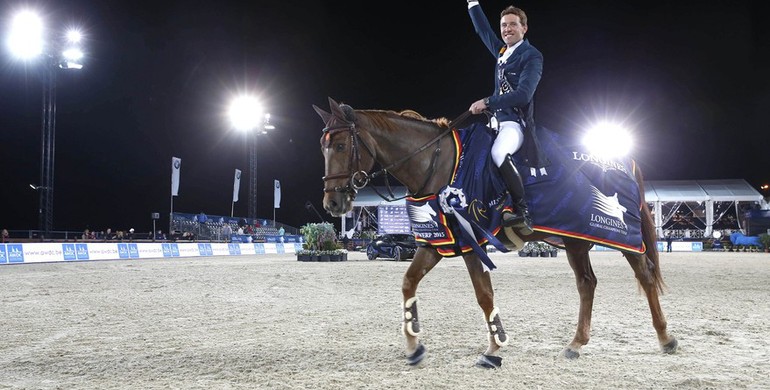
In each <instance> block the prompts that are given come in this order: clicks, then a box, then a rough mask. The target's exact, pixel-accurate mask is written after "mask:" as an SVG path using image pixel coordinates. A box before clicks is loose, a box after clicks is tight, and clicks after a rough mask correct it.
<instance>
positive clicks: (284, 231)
mask: <svg viewBox="0 0 770 390" xmlns="http://www.w3.org/2000/svg"><path fill="white" fill-rule="evenodd" d="M285 233H286V229H284V228H283V226H281V227H279V228H278V235H279V236H282V235H284V234H285Z"/></svg>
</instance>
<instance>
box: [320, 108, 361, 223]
mask: <svg viewBox="0 0 770 390" xmlns="http://www.w3.org/2000/svg"><path fill="white" fill-rule="evenodd" d="M329 106H330V108H331V112H326V111H324V110H322V109H321V108H319V107H318V106H316V105H313V109H314V110H315V111H316V113H318V115H319V116H320V117H321V119H322V120H323V122H324V129H323V134H322V136H321V153H322V154H323V156H324V161H325V163H324V177H323V181H324V199H323V205H324V209H325V210H326V211H327V212H328V213H329V214H331V215H333V216H335V217H339V216H341V215H344V214H345V213H347V212H348V211H350V210H351V209H352V208H353V200H354V199H355V198H356V194H357V192H358V190H359V189H361V188H363V187H364V186H366V185H367V184H368V183H369V174H368V172H369V171H370V170H371V169H372V168H373V167H374V155H373V153H372V151H371V149H370V148H369V147H368V146H367V145H366V144H365V143H364V142H363V141H362V140H361V138H360V137H361V134H360V132H359V130H358V128H356V113H355V110H353V108H352V107H350V106H349V105H347V104H339V103H337V102H336V101H334V99H332V98H329ZM362 146H363V148H364V149H365V150H366V152H365V153H361V150H360V149H361V147H362Z"/></svg>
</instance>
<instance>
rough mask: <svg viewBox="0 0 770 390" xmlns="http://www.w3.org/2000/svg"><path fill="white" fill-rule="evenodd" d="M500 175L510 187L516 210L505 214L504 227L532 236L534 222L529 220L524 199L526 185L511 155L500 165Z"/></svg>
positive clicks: (509, 190)
mask: <svg viewBox="0 0 770 390" xmlns="http://www.w3.org/2000/svg"><path fill="white" fill-rule="evenodd" d="M500 175H501V176H502V177H503V181H505V186H506V187H508V193H510V194H511V200H512V201H513V209H514V212H513V213H511V212H503V226H510V227H512V228H514V229H517V230H518V231H519V232H520V233H522V234H524V235H529V234H532V232H533V230H532V220H531V219H530V218H529V210H528V208H527V201H526V200H525V199H524V184H522V182H521V175H519V171H518V170H516V165H514V164H513V160H512V159H511V155H510V154H509V155H508V156H506V158H505V160H504V161H503V164H502V165H500Z"/></svg>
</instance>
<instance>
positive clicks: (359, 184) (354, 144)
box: [323, 111, 471, 202]
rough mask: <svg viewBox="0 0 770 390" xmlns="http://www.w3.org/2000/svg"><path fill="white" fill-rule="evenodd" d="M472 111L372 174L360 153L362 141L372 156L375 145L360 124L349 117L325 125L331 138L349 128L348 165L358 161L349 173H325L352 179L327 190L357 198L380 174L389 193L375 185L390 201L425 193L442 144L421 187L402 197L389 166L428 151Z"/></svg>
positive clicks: (383, 196) (329, 177)
mask: <svg viewBox="0 0 770 390" xmlns="http://www.w3.org/2000/svg"><path fill="white" fill-rule="evenodd" d="M470 115H471V112H470V111H465V112H463V113H462V114H460V115H459V116H458V117H457V118H455V119H454V120H452V121H451V122H450V123H449V125H448V126H447V129H446V130H444V131H443V132H441V133H440V134H439V135H437V136H436V137H434V138H433V139H431V140H430V141H428V142H427V143H425V144H424V145H422V146H421V147H419V148H417V149H416V150H415V151H413V152H411V153H409V154H408V155H406V156H404V157H402V158H400V159H398V160H396V161H394V162H393V163H391V164H389V165H387V166H385V167H383V168H381V169H380V170H378V171H376V172H374V173H372V174H369V173H367V172H366V171H363V170H360V162H361V155H360V153H359V151H358V143H359V142H360V143H361V145H363V146H364V148H366V151H367V152H369V155H370V156H372V157H374V153H373V152H372V149H371V147H369V145H367V144H366V142H364V140H363V139H361V137H360V135H359V130H358V128H357V127H356V124H355V122H347V121H345V122H346V123H345V124H343V125H339V126H333V127H332V126H327V127H325V128H324V129H323V134H324V135H323V137H329V139H331V137H332V136H333V135H334V134H336V133H338V132H340V131H349V132H350V138H351V153H350V159H349V161H348V166H349V167H352V166H353V164H355V166H356V170H355V171H353V170H352V169H351V170H350V171H349V172H348V173H347V174H345V173H340V174H334V175H328V176H324V177H323V180H324V181H329V180H332V179H338V178H341V177H349V182H348V184H347V185H346V186H344V187H343V186H337V187H334V188H330V189H327V188H324V192H343V193H346V194H348V195H349V196H350V197H351V198H353V199H355V197H356V195H357V193H358V190H360V189H362V188H364V187H366V186H367V185H368V184H369V183H370V182H371V180H372V179H375V178H377V177H379V176H382V175H385V185H386V187H387V188H388V195H387V196H386V195H383V194H381V193H380V191H378V190H377V188H376V187H372V189H373V190H374V192H375V193H376V194H377V195H379V196H380V198H382V199H383V200H385V201H389V202H390V201H394V200H400V199H404V198H406V197H410V196H414V195H417V194H419V193H421V192H422V190H423V189H425V187H426V186H427V185H428V182H429V181H430V178H431V176H433V170H434V169H435V165H436V161H437V160H438V156H439V154H440V153H441V147H439V146H436V149H435V151H434V152H433V156H432V157H431V162H430V168H429V171H428V174H427V175H425V181H424V182H423V183H422V186H421V187H420V189H419V190H417V191H415V192H412V193H408V194H406V195H403V196H400V197H396V196H395V195H394V194H393V190H392V189H391V187H390V182H389V181H388V177H387V173H388V170H390V169H392V168H394V167H397V166H399V165H401V164H403V163H405V162H406V161H409V160H410V159H411V158H413V157H414V156H416V155H417V154H419V153H421V152H423V151H425V150H426V149H428V148H429V147H430V146H431V145H433V144H436V143H438V142H439V141H440V140H441V139H442V138H444V137H445V136H447V135H448V134H450V133H451V132H452V130H453V129H454V128H455V127H456V126H457V125H458V124H460V123H462V122H463V121H464V120H466V119H467V118H468V117H469V116H470ZM375 161H376V160H375Z"/></svg>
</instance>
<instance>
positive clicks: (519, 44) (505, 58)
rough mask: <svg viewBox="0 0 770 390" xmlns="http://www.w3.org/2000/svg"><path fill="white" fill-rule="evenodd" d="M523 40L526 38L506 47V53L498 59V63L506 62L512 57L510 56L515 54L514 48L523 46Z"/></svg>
mask: <svg viewBox="0 0 770 390" xmlns="http://www.w3.org/2000/svg"><path fill="white" fill-rule="evenodd" d="M523 42H524V39H522V40H520V41H518V42H516V44H515V45H513V46H511V47H509V48H507V49H505V53H503V55H502V56H500V58H498V59H497V63H498V64H502V63H504V62H505V61H508V58H509V57H510V56H511V55H512V54H513V51H514V50H516V48H517V47H519V46H521V44H522V43H523Z"/></svg>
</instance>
